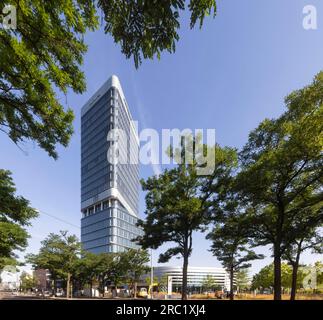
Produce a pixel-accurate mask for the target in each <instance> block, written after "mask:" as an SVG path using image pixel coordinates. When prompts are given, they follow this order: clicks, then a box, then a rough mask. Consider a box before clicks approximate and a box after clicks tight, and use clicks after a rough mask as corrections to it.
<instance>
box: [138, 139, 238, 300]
mask: <svg viewBox="0 0 323 320" xmlns="http://www.w3.org/2000/svg"><path fill="white" fill-rule="evenodd" d="M232 153H234V152H233V150H232V149H229V148H223V149H222V148H221V147H220V146H218V145H217V144H216V145H214V146H207V145H205V144H203V142H202V137H201V135H197V136H196V137H192V135H184V136H182V137H181V143H180V146H173V145H172V146H170V147H169V149H168V155H169V156H170V158H172V159H175V161H176V163H177V166H175V168H173V169H171V170H165V171H164V173H163V174H161V175H159V176H154V177H151V178H148V179H147V180H146V181H144V180H142V181H141V184H142V188H143V190H144V191H147V194H146V215H147V218H146V220H145V221H142V220H139V223H138V225H139V226H140V227H142V228H143V230H144V235H143V236H141V237H138V238H137V239H136V240H137V241H138V243H139V244H140V245H141V246H143V248H153V249H157V248H158V247H160V246H161V245H162V244H164V243H167V242H172V243H175V244H176V246H175V247H172V248H170V249H168V250H167V251H166V252H165V253H163V254H161V255H160V256H159V262H167V261H169V260H170V259H171V258H172V257H174V256H177V255H181V256H182V258H183V278H182V279H183V283H182V299H183V300H185V299H187V268H188V259H189V257H190V255H191V253H192V244H193V237H192V235H193V232H194V231H204V230H205V224H206V223H207V222H208V217H207V215H208V207H209V203H208V198H209V197H210V194H212V193H214V192H213V189H212V190H209V189H208V187H209V184H210V182H209V180H210V179H209V175H211V176H212V179H211V182H214V181H217V184H218V185H222V181H223V180H224V179H225V177H226V165H227V162H230V161H231V158H230V157H231V156H232ZM206 159H207V161H204V160H206ZM211 164H212V165H211ZM214 184H215V182H214ZM222 187H224V185H222Z"/></svg>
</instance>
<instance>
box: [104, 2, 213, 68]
mask: <svg viewBox="0 0 323 320" xmlns="http://www.w3.org/2000/svg"><path fill="white" fill-rule="evenodd" d="M99 7H100V8H101V9H102V10H103V12H104V19H105V22H106V25H105V32H106V33H109V34H111V35H112V36H113V38H114V40H115V42H116V43H120V44H121V50H122V53H124V54H125V56H126V57H127V58H130V57H133V58H134V62H135V65H136V67H138V66H139V64H140V63H141V61H142V57H143V58H145V59H146V58H149V59H152V58H154V56H155V55H157V57H158V58H160V55H161V52H163V51H164V50H166V51H168V52H170V53H173V52H175V44H176V41H178V40H179V35H178V33H177V31H178V29H179V28H180V22H179V18H180V17H179V15H180V12H181V11H184V10H185V0H176V1H173V0H164V1H143V0H139V1H135V0H130V1H123V0H112V1H111V0H99ZM188 9H189V11H190V13H191V22H190V27H191V28H193V27H194V26H195V25H196V23H197V22H199V25H200V28H201V27H202V25H203V21H204V18H205V17H206V16H209V15H211V14H212V11H213V16H215V14H216V1H215V0H206V1H205V0H190V1H189V4H188Z"/></svg>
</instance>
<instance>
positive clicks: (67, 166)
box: [0, 0, 323, 272]
mask: <svg viewBox="0 0 323 320" xmlns="http://www.w3.org/2000/svg"><path fill="white" fill-rule="evenodd" d="M217 2H218V14H217V17H216V18H215V19H212V18H208V19H206V20H205V23H204V26H203V28H202V30H199V29H198V28H196V29H195V30H193V31H190V30H189V22H188V19H187V18H188V17H187V15H183V17H182V28H181V30H180V36H181V39H180V42H179V43H178V44H177V50H176V53H175V54H173V55H169V54H167V53H165V54H163V55H162V58H161V60H160V61H158V60H154V61H144V62H143V65H142V66H141V67H140V69H139V70H136V69H135V67H134V63H133V61H132V60H126V59H125V57H124V56H123V55H122V54H121V51H120V47H119V46H118V45H115V44H114V42H113V40H112V38H111V37H110V36H107V35H105V34H104V32H103V30H102V28H101V30H98V31H96V32H95V33H89V34H87V35H86V37H85V40H86V42H87V44H88V46H89V50H88V53H87V54H86V56H85V61H84V62H85V63H84V67H83V68H84V72H85V75H86V79H87V91H86V92H85V93H84V94H83V95H76V94H74V93H73V92H70V93H69V94H68V95H67V97H66V98H65V97H62V98H61V99H62V101H63V103H65V99H66V102H67V104H68V105H70V106H72V108H73V109H74V111H75V116H76V117H75V122H74V127H75V134H74V136H73V138H72V140H71V143H70V145H69V147H68V148H67V149H63V148H59V155H60V158H59V160H57V161H54V160H52V159H50V158H49V157H48V156H47V154H46V153H45V152H44V151H42V150H40V149H39V148H38V147H37V146H36V145H35V144H33V143H26V144H24V145H22V146H21V147H22V149H23V150H24V152H22V151H21V150H20V149H18V148H17V147H16V146H15V145H14V144H13V143H11V142H10V141H9V139H8V138H7V137H6V136H5V135H1V136H0V150H1V151H0V154H1V156H0V168H4V169H8V170H11V171H12V172H13V177H14V181H15V183H16V185H17V188H18V193H19V194H21V195H23V196H24V197H26V198H27V199H29V200H30V201H31V204H32V206H34V207H36V208H38V209H39V210H41V211H43V212H46V213H47V214H50V215H54V216H56V217H58V218H60V219H62V220H64V221H67V222H70V223H71V224H72V225H75V226H72V225H69V224H67V223H65V222H63V221H59V220H55V219H53V218H51V217H49V216H48V215H45V214H43V213H42V214H41V215H40V217H39V218H38V219H36V220H35V221H33V227H31V228H30V232H31V234H32V238H31V239H30V241H29V247H28V249H27V252H36V251H37V250H38V249H39V247H40V241H41V240H42V239H43V238H44V237H45V236H47V235H48V233H50V232H58V231H59V230H62V229H63V230H69V231H70V232H72V233H75V234H77V235H79V234H80V229H79V226H80V217H81V214H80V110H81V107H82V105H83V104H84V103H85V102H86V101H87V99H88V98H89V97H90V96H91V95H92V94H93V93H94V92H95V91H96V90H97V89H98V88H99V87H100V86H101V85H102V84H103V83H104V82H105V81H106V80H107V78H108V77H109V76H110V75H111V74H116V75H117V76H118V77H119V79H120V81H121V84H122V86H123V90H124V92H125V95H126V98H127V101H128V104H129V107H130V109H131V113H132V115H133V118H134V119H135V120H138V121H139V125H140V128H154V129H157V130H161V129H163V128H166V129H172V128H179V129H184V128H191V129H195V128H204V129H206V128H215V130H216V134H217V141H218V142H219V143H220V144H221V145H223V146H224V145H228V146H233V147H237V148H241V146H242V145H243V144H244V143H245V142H246V140H247V137H248V133H249V131H250V130H252V129H253V128H255V127H256V126H257V125H258V123H259V122H260V121H262V120H263V119H264V118H266V117H276V116H278V115H279V114H280V113H281V112H282V111H283V110H284V103H283V98H284V97H285V96H286V95H287V94H288V93H289V92H291V91H292V90H295V89H298V88H301V87H303V86H304V85H306V84H308V83H310V82H311V81H312V78H313V77H314V75H315V74H316V73H318V72H319V71H320V70H322V69H323V68H322V67H323V3H322V1H321V0H284V1H282V0H271V1H265V0H261V1H260V0H243V1H238V0H219V1H217ZM308 4H311V5H315V6H316V8H317V18H318V20H317V22H318V29H317V30H308V31H306V30H304V29H303V17H304V15H303V13H302V11H303V7H304V6H305V5H308ZM153 172H154V171H153V168H152V167H150V166H141V177H143V178H146V177H148V176H150V175H152V174H153ZM144 209H145V208H144V198H143V195H142V194H141V200H140V212H141V213H140V214H141V217H143V216H144V215H143V212H144ZM204 237H205V235H200V234H196V235H195V237H194V244H193V248H194V250H193V255H192V257H191V259H190V265H192V266H220V264H219V262H218V261H217V260H216V259H215V258H214V257H212V255H211V254H210V253H209V252H208V249H209V245H210V244H209V242H208V241H206V240H204ZM259 251H263V252H264V253H265V254H267V255H268V256H269V255H270V252H269V251H268V249H259ZM157 254H158V252H155V253H154V260H156V257H157ZM318 258H319V257H318V256H313V255H311V254H306V255H304V258H303V261H305V262H312V261H313V260H315V259H318ZM270 261H271V259H270V258H268V259H265V260H263V261H260V262H257V263H254V266H253V271H254V272H255V271H257V270H258V269H259V268H260V267H261V266H263V265H265V264H267V263H268V262H270ZM170 263H171V264H173V265H177V264H181V261H180V260H176V259H173V260H172V261H171V262H170Z"/></svg>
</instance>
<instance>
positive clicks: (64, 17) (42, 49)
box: [0, 0, 98, 158]
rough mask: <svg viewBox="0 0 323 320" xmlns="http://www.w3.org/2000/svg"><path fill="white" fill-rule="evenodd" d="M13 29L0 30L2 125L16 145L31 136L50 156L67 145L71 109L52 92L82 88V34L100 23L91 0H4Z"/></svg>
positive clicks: (83, 83) (0, 103)
mask: <svg viewBox="0 0 323 320" xmlns="http://www.w3.org/2000/svg"><path fill="white" fill-rule="evenodd" d="M5 5H13V6H15V8H16V13H17V28H16V29H10V28H7V29H6V28H1V29H0V70H1V75H0V130H1V131H3V132H5V133H6V134H7V135H8V137H9V138H10V139H11V140H12V141H13V142H14V143H16V144H18V143H20V142H21V141H23V140H33V141H35V142H37V144H38V145H39V146H40V147H41V148H43V149H44V150H46V151H47V152H48V154H49V155H50V156H52V157H54V158H56V157H57V152H56V144H61V145H63V146H67V144H68V142H69V140H70V137H71V134H72V132H73V128H72V121H73V118H74V116H73V112H72V110H71V109H70V108H68V109H67V110H65V109H64V106H63V105H62V104H61V103H60V101H59V99H58V97H57V94H56V91H58V92H61V93H64V94H65V95H66V94H67V92H68V89H72V90H73V91H75V92H76V93H82V92H84V90H85V77H84V74H83V72H82V71H81V70H80V65H81V64H82V62H83V54H84V53H85V52H86V49H87V47H86V45H85V44H84V40H83V36H84V34H85V32H86V31H87V30H93V29H94V28H96V27H97V26H98V21H97V20H98V19H97V17H96V14H95V4H94V2H93V1H91V0H71V1H42V0H19V1H18V0H7V1H5V2H2V3H1V4H0V12H2V10H3V8H4V6H5Z"/></svg>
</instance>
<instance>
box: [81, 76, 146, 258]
mask: <svg viewBox="0 0 323 320" xmlns="http://www.w3.org/2000/svg"><path fill="white" fill-rule="evenodd" d="M138 154H139V141H138V135H137V129H136V127H135V125H134V123H133V121H132V117H131V114H130V111H129V108H128V104H127V101H126V99H125V96H124V93H123V90H122V87H121V84H120V81H119V79H118V78H117V77H116V76H112V77H110V78H109V79H108V81H106V82H105V83H104V84H103V86H102V87H101V88H100V89H99V90H98V91H97V92H96V93H95V94H94V95H93V96H92V97H91V98H90V99H89V101H88V102H87V103H86V104H85V105H84V106H83V108H82V118H81V210H82V219H81V242H82V244H83V247H84V249H85V250H88V251H90V252H93V253H101V252H120V251H124V250H125V249H126V248H137V245H136V244H135V243H134V242H132V241H131V240H132V239H134V238H136V237H137V236H138V235H140V234H141V230H140V229H139V228H138V227H137V226H136V223H137V220H138V205H139V164H138ZM115 156H117V158H118V159H120V158H122V161H116V157H115Z"/></svg>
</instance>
